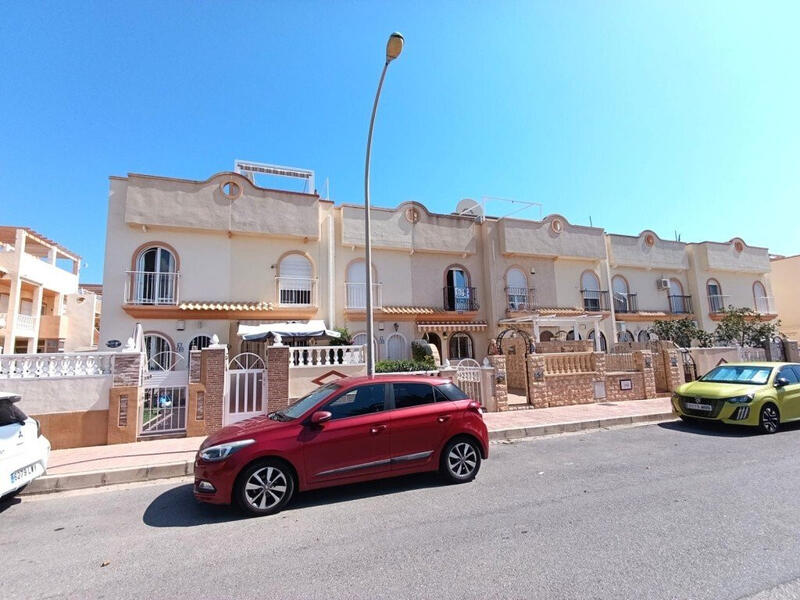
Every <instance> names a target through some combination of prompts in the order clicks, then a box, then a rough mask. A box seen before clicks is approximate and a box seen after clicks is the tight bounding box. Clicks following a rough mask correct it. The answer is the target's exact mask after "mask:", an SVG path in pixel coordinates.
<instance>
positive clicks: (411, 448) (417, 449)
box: [389, 383, 459, 471]
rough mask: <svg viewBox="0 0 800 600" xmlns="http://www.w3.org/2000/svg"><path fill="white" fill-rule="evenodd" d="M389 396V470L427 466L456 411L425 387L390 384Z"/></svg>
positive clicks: (442, 398)
mask: <svg viewBox="0 0 800 600" xmlns="http://www.w3.org/2000/svg"><path fill="white" fill-rule="evenodd" d="M392 392H393V394H392V402H393V403H392V404H391V406H393V407H394V408H393V409H392V410H391V412H390V413H389V414H390V421H389V422H390V424H391V428H392V435H391V456H392V470H393V471H403V470H406V469H418V468H420V467H422V466H423V465H428V466H429V463H431V462H432V461H434V460H436V457H437V452H438V451H439V450H441V448H442V446H443V445H444V442H445V440H446V439H447V438H448V434H449V433H450V431H451V430H452V429H453V427H454V423H455V422H456V420H457V418H458V416H459V415H458V409H457V407H456V405H455V403H453V402H451V401H450V400H448V399H447V398H445V396H444V394H442V393H441V392H439V391H436V392H434V388H433V386H432V385H430V384H428V383H393V384H392Z"/></svg>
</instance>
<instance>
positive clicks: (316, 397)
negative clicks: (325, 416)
mask: <svg viewBox="0 0 800 600" xmlns="http://www.w3.org/2000/svg"><path fill="white" fill-rule="evenodd" d="M338 389H339V386H338V385H336V384H335V383H329V384H327V385H323V386H322V387H318V388H317V389H315V390H314V391H313V392H311V393H310V394H308V395H306V396H303V397H302V398H300V399H299V400H297V401H296V402H295V403H294V404H292V405H290V406H289V407H288V408H285V409H283V410H279V411H277V412H275V413H273V414H274V415H277V416H278V420H281V421H288V420H290V419H297V418H298V417H301V416H303V415H304V414H305V413H306V412H308V410H309V409H310V408H311V407H312V406H314V405H315V404H317V403H318V402H319V401H320V400H322V399H323V398H327V397H328V396H330V395H331V394H332V393H333V392H335V391H336V390H338Z"/></svg>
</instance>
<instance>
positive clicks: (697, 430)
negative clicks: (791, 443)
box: [658, 421, 800, 438]
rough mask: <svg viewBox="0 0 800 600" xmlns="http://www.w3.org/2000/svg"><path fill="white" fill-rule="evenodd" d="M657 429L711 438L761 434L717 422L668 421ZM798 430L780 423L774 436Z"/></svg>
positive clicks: (754, 429) (798, 424)
mask: <svg viewBox="0 0 800 600" xmlns="http://www.w3.org/2000/svg"><path fill="white" fill-rule="evenodd" d="M658 426H659V427H662V428H663V429H671V430H673V431H682V432H684V433H692V434H695V435H708V436H712V437H738V438H740V437H752V436H760V435H764V434H762V433H761V432H760V431H759V430H758V429H757V428H755V427H746V426H742V425H726V424H725V423H719V422H717V421H692V422H688V423H687V422H684V421H670V422H668V423H659V424H658ZM798 429H800V423H782V424H781V428H780V429H779V430H778V433H777V434H775V435H780V434H781V433H788V432H791V431H796V430H798Z"/></svg>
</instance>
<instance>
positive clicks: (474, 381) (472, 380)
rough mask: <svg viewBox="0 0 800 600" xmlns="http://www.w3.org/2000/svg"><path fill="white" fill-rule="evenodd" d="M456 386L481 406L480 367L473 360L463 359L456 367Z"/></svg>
mask: <svg viewBox="0 0 800 600" xmlns="http://www.w3.org/2000/svg"><path fill="white" fill-rule="evenodd" d="M455 383H456V385H457V386H458V387H460V388H461V389H462V390H463V391H464V393H465V394H466V395H467V396H469V397H470V398H471V399H473V400H477V401H478V402H480V403H481V404H483V398H482V395H481V365H480V364H479V363H478V361H477V360H475V359H473V358H465V359H463V360H461V361H459V362H458V364H457V365H456V381H455Z"/></svg>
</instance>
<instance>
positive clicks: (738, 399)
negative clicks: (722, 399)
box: [727, 394, 753, 404]
mask: <svg viewBox="0 0 800 600" xmlns="http://www.w3.org/2000/svg"><path fill="white" fill-rule="evenodd" d="M727 401H728V402H732V403H733V404H747V403H748V402H752V401H753V395H752V394H747V395H746V396H734V397H733V398H728V399H727Z"/></svg>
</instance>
